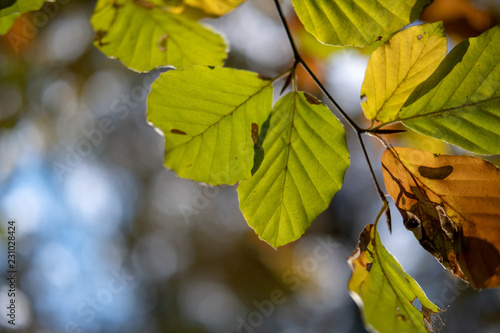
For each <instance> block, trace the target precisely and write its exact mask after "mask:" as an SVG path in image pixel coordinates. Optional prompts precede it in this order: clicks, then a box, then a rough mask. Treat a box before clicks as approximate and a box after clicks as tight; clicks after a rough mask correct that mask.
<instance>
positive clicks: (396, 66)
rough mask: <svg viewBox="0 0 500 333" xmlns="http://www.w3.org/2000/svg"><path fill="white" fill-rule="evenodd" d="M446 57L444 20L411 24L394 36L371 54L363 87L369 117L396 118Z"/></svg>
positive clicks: (366, 111) (385, 119) (366, 113)
mask: <svg viewBox="0 0 500 333" xmlns="http://www.w3.org/2000/svg"><path fill="white" fill-rule="evenodd" d="M445 56H446V37H445V35H444V28H443V24H442V23H441V22H437V23H429V24H423V25H418V26H414V27H410V28H408V29H406V30H403V31H401V32H399V33H397V34H396V35H394V36H393V37H392V38H391V39H390V40H389V41H387V42H386V43H384V44H383V45H382V46H380V47H379V48H378V49H377V50H376V51H375V52H373V53H372V55H371V56H370V60H369V61H368V66H367V68H366V75H365V80H364V81H363V85H362V86H361V98H362V99H364V98H365V97H366V100H365V101H363V102H362V103H361V106H362V107H363V111H364V113H365V115H366V117H367V118H368V119H372V120H378V121H382V122H386V121H391V120H394V119H395V118H396V116H397V113H398V112H399V110H400V109H401V107H402V106H403V105H404V103H405V102H406V100H407V99H408V97H409V96H410V94H411V93H412V92H413V90H415V88H416V87H417V86H418V85H419V84H420V83H422V82H423V81H425V79H427V78H428V77H429V76H430V75H431V74H432V73H433V72H434V70H435V69H436V68H437V67H438V65H439V63H440V62H441V61H442V60H443V59H444V57H445Z"/></svg>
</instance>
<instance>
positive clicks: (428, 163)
mask: <svg viewBox="0 0 500 333" xmlns="http://www.w3.org/2000/svg"><path fill="white" fill-rule="evenodd" d="M382 166H383V172H384V180H385V185H386V188H387V191H388V192H389V194H390V195H391V196H392V197H393V198H394V201H395V202H396V206H397V207H398V209H399V211H400V212H401V214H402V215H403V220H404V223H405V226H406V228H407V229H408V230H411V231H412V232H413V233H414V235H415V237H416V238H417V239H418V240H419V242H420V244H421V245H422V247H423V248H425V249H426V250H427V251H429V252H430V253H431V254H432V255H434V256H435V257H436V258H437V259H438V261H439V262H441V264H442V265H443V266H444V267H446V268H448V269H450V270H451V271H452V272H453V273H455V274H456V275H457V276H459V277H461V278H463V279H465V280H467V281H469V282H470V283H472V285H473V286H474V287H475V288H483V287H497V286H499V285H500V223H499V221H500V170H499V169H498V168H497V167H495V166H494V165H493V164H491V163H489V162H487V161H485V160H482V159H479V158H475V157H469V156H451V155H441V156H436V155H434V154H432V153H428V152H424V151H421V150H415V149H409V148H394V149H391V150H387V151H385V153H384V155H383V156H382Z"/></svg>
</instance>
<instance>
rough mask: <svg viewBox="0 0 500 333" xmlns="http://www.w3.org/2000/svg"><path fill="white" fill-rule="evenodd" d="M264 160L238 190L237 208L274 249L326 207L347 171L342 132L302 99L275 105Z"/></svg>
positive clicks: (295, 95) (295, 96) (310, 100)
mask: <svg viewBox="0 0 500 333" xmlns="http://www.w3.org/2000/svg"><path fill="white" fill-rule="evenodd" d="M263 149H264V160H263V161H262V164H261V166H260V168H259V169H258V170H257V172H256V173H255V174H254V175H253V176H252V178H250V179H248V180H245V181H242V182H241V183H240V185H239V186H238V194H239V200H240V208H241V211H242V213H243V215H244V216H245V218H246V220H247V222H248V224H249V225H250V226H251V227H252V228H254V230H255V232H256V233H257V234H258V235H259V237H260V238H261V239H263V240H264V241H266V242H267V243H269V244H270V245H272V246H273V247H278V246H281V245H284V244H287V243H289V242H292V241H294V240H296V239H298V238H299V237H300V236H302V234H304V232H305V231H306V229H307V228H308V227H309V225H310V224H311V223H312V221H313V220H314V219H315V218H316V217H317V216H318V215H319V214H320V213H321V212H323V211H324V210H325V209H326V208H328V205H329V204H330V201H331V200H332V198H333V196H334V194H335V193H336V192H337V191H338V190H339V189H340V187H341V185H342V182H343V179H344V174H345V171H346V169H347V167H348V166H349V152H348V150H347V145H346V139H345V131H344V128H343V127H342V125H341V123H340V122H339V121H338V120H337V118H335V116H334V115H332V114H331V112H330V110H328V108H327V107H326V106H325V105H323V104H321V103H320V102H319V101H317V100H316V99H315V98H314V97H312V96H310V95H307V94H305V93H299V92H292V93H289V94H288V95H286V96H285V97H283V98H282V99H280V100H279V101H278V103H276V106H275V107H274V108H273V111H272V113H271V118H270V124H269V130H268V132H267V133H266V137H265V140H264V144H263Z"/></svg>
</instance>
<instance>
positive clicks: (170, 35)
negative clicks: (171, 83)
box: [91, 0, 226, 71]
mask: <svg viewBox="0 0 500 333" xmlns="http://www.w3.org/2000/svg"><path fill="white" fill-rule="evenodd" d="M91 22H92V26H93V27H94V30H95V31H96V38H95V42H94V44H95V45H96V46H97V47H98V48H99V49H100V50H101V51H102V52H104V53H105V54H106V55H108V56H109V57H114V58H118V59H119V60H120V61H122V62H123V63H124V64H125V65H126V66H127V67H129V68H131V69H134V70H137V71H150V70H152V69H154V68H156V67H160V66H167V65H171V66H174V67H177V68H183V67H186V66H189V65H192V64H200V65H214V66H219V65H222V64H223V63H224V59H225V58H226V45H225V42H224V40H223V39H222V37H221V36H220V35H218V34H216V33H215V32H214V31H212V30H210V29H209V28H207V27H204V26H202V25H200V24H199V23H198V22H196V21H193V20H191V19H189V18H187V17H185V16H183V15H180V14H176V13H173V12H169V11H167V10H166V9H164V8H163V7H160V6H157V5H156V4H154V3H150V2H147V1H131V0H117V1H114V0H99V2H98V3H97V5H96V8H95V11H94V14H93V16H92V19H91Z"/></svg>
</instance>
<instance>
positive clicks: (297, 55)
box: [274, 0, 363, 133]
mask: <svg viewBox="0 0 500 333" xmlns="http://www.w3.org/2000/svg"><path fill="white" fill-rule="evenodd" d="M274 3H275V5H276V9H277V10H278V14H279V17H280V20H281V23H282V24H283V26H284V28H285V31H286V35H287V37H288V41H289V42H290V46H291V47H292V51H293V57H294V59H295V62H294V67H295V66H297V64H301V65H302V67H304V69H305V70H306V72H307V74H309V76H310V77H311V78H312V79H313V81H314V83H316V85H317V86H318V88H319V89H320V90H321V92H322V93H323V94H325V96H326V98H328V100H329V101H330V102H331V103H332V104H333V106H335V109H337V112H338V113H340V115H342V117H343V118H344V119H345V121H346V122H347V123H348V124H349V125H350V126H351V127H352V128H353V129H354V130H355V131H356V133H359V132H362V131H363V130H362V129H361V127H359V126H358V125H357V124H356V123H355V122H354V121H353V120H352V119H351V117H349V116H348V115H347V113H345V112H344V110H343V109H342V108H341V107H340V105H339V104H338V103H337V101H336V100H335V99H334V98H333V97H332V96H331V95H330V93H329V92H328V91H327V90H326V88H325V87H324V86H323V84H322V83H321V82H320V81H319V79H318V78H317V77H316V75H315V74H314V73H313V71H312V70H311V69H310V68H309V66H307V64H306V62H305V61H304V59H302V57H301V56H300V53H299V51H298V48H297V45H296V44H295V40H294V39H293V36H292V33H291V31H290V28H289V26H288V23H287V21H286V19H285V15H284V14H283V10H282V9H281V5H280V3H279V0H274Z"/></svg>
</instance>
